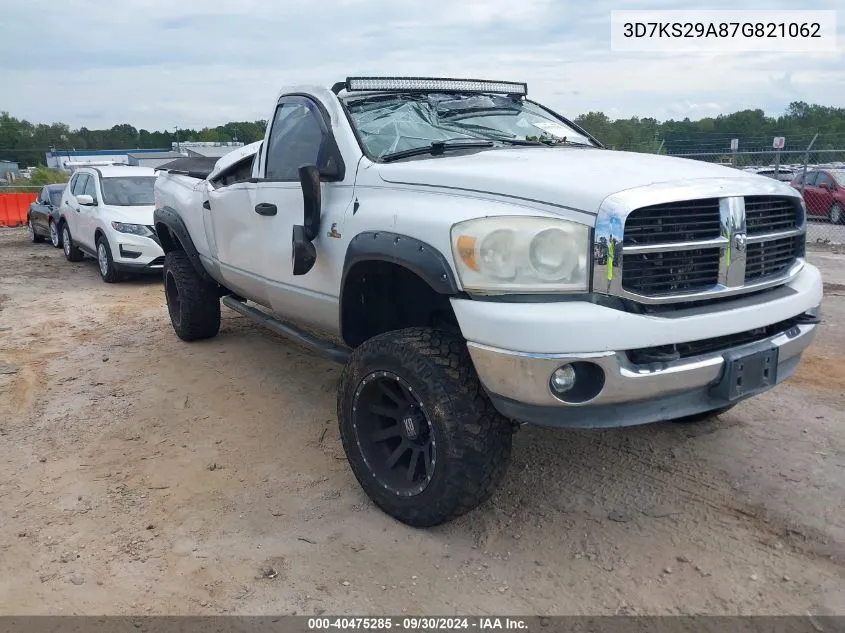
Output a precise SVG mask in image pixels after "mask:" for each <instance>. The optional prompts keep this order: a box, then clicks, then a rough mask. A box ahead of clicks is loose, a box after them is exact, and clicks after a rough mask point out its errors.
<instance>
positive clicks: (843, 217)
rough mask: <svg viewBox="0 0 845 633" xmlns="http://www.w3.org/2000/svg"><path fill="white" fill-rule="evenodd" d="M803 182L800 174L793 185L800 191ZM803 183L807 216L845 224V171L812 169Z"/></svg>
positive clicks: (804, 177)
mask: <svg viewBox="0 0 845 633" xmlns="http://www.w3.org/2000/svg"><path fill="white" fill-rule="evenodd" d="M801 180H802V175H801V174H799V175H798V176H797V177H796V178H795V179H794V180H793V181H792V183H791V184H792V186H793V187H795V188H796V189H798V190H799V191H800V190H801ZM803 181H804V204H806V205H807V216H808V217H820V218H825V219H827V220H830V222H831V223H832V224H845V169H810V170H808V171H807V174H806V175H805V176H803Z"/></svg>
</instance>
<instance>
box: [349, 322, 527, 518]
mask: <svg viewBox="0 0 845 633" xmlns="http://www.w3.org/2000/svg"><path fill="white" fill-rule="evenodd" d="M337 409H338V412H337V415H338V422H339V425H340V435H341V439H342V441H343V448H344V451H346V456H347V459H348V460H349V464H350V466H351V467H352V472H353V473H354V474H355V477H356V478H357V479H358V482H359V483H360V484H361V487H362V488H363V489H364V492H366V493H367V495H368V496H369V497H370V498H371V499H372V500H373V501H374V502H375V504H376V505H377V506H379V507H380V508H381V509H382V510H384V511H385V512H386V513H387V514H389V515H390V516H392V517H394V518H395V519H397V520H399V521H401V522H402V523H405V524H407V525H411V526H414V527H429V526H433V525H438V524H440V523H444V522H446V521H449V520H451V519H454V518H456V517H458V516H460V515H462V514H464V513H466V512H469V511H470V510H472V509H474V508H475V507H477V506H478V505H480V504H481V503H483V502H484V501H486V500H487V499H488V498H489V497H490V496H491V495H492V494H493V491H494V490H495V489H496V487H497V486H498V485H499V483H500V482H501V480H502V478H503V477H504V475H505V473H506V472H507V468H508V464H509V463H510V458H511V442H512V436H513V432H514V428H515V427H514V426H513V424H512V423H511V422H510V421H509V420H507V419H506V418H504V417H503V416H502V415H500V414H499V413H498V412H497V411H496V410H495V409H494V408H493V405H492V403H491V402H490V400H489V399H488V398H487V395H486V393H485V392H484V389H483V388H482V387H481V383H480V382H479V380H478V376H477V375H476V373H475V368H474V367H473V366H472V361H471V359H470V357H469V352H468V351H467V346H466V342H465V341H463V340H462V339H461V338H460V337H459V336H456V335H453V334H450V333H447V332H443V331H440V330H433V329H430V328H409V329H405V330H398V331H396V332H388V333H386V334H381V335H379V336H376V337H374V338H372V339H370V340H368V341H366V342H365V343H363V344H362V345H361V346H360V347H358V348H357V349H356V350H355V351H354V352H353V353H352V357H351V358H350V360H349V362H348V363H347V365H346V367H345V368H344V370H343V374H342V376H341V383H340V388H339V390H338V406H337Z"/></svg>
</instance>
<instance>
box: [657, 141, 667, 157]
mask: <svg viewBox="0 0 845 633" xmlns="http://www.w3.org/2000/svg"><path fill="white" fill-rule="evenodd" d="M665 142H666V139H665V138H662V139H660V147H658V148H657V152H655V153H656V154H659V153H660V150H662V149H663V144H664V143H665Z"/></svg>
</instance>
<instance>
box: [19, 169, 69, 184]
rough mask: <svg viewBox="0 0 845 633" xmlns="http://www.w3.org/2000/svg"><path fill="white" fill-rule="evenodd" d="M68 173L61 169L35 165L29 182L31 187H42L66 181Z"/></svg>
mask: <svg viewBox="0 0 845 633" xmlns="http://www.w3.org/2000/svg"><path fill="white" fill-rule="evenodd" d="M67 181H68V175H67V174H66V173H65V172H63V171H62V170H61V169H50V168H49V167H36V168H35V170H34V171H33V172H32V178H30V180H29V183H30V184H31V185H32V186H33V187H43V186H44V185H53V184H56V183H61V182H67Z"/></svg>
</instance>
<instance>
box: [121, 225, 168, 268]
mask: <svg viewBox="0 0 845 633" xmlns="http://www.w3.org/2000/svg"><path fill="white" fill-rule="evenodd" d="M109 237H110V242H111V244H112V249H111V251H112V259H113V260H114V266H115V268H117V269H118V270H120V271H123V272H146V271H149V272H160V271H161V269H162V266H163V264H164V251H163V250H162V248H161V245H160V244H159V243H158V242H157V241H156V240H155V239H154V238H151V237H146V236H143V235H133V234H131V233H120V232H118V231H111V232H110V235H109Z"/></svg>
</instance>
